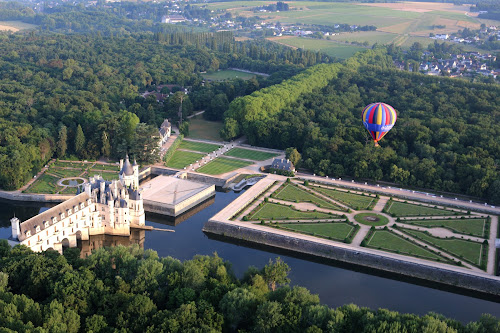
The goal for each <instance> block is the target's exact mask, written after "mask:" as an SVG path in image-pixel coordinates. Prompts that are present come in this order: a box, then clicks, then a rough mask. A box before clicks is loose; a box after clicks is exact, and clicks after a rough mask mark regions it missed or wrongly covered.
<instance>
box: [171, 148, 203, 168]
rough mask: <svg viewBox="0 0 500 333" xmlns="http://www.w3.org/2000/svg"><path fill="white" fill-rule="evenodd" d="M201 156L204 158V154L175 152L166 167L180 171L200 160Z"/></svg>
mask: <svg viewBox="0 0 500 333" xmlns="http://www.w3.org/2000/svg"><path fill="white" fill-rule="evenodd" d="M203 156H205V154H199V153H193V152H191V151H181V150H176V151H175V153H174V155H173V156H172V158H170V160H168V163H167V166H168V167H170V168H176V169H182V168H184V167H185V166H188V165H190V164H191V163H194V162H196V161H199V160H201V158H202V157H203Z"/></svg>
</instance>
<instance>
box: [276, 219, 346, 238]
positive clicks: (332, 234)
mask: <svg viewBox="0 0 500 333" xmlns="http://www.w3.org/2000/svg"><path fill="white" fill-rule="evenodd" d="M279 226H280V228H282V229H289V230H293V231H298V232H303V233H307V234H313V235H314V236H320V237H325V238H333V239H337V240H344V239H345V238H346V237H347V236H349V235H350V233H351V232H352V231H353V229H354V227H353V226H352V225H349V224H347V223H309V222H308V223H293V224H283V223H282V224H280V225H279Z"/></svg>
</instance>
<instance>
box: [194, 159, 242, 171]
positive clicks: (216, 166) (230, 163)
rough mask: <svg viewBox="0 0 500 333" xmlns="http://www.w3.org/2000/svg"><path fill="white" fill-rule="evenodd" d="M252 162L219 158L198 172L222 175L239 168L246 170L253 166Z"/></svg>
mask: <svg viewBox="0 0 500 333" xmlns="http://www.w3.org/2000/svg"><path fill="white" fill-rule="evenodd" d="M251 164H252V163H251V162H247V161H242V160H236V159H233V158H225V157H218V158H216V159H215V160H213V161H211V162H208V163H207V164H205V165H204V166H202V167H201V168H199V169H197V170H196V171H198V172H201V173H206V174H208V175H220V174H222V173H226V172H229V171H233V170H236V169H239V168H244V167H246V166H249V165H251Z"/></svg>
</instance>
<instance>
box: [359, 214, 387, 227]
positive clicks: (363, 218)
mask: <svg viewBox="0 0 500 333" xmlns="http://www.w3.org/2000/svg"><path fill="white" fill-rule="evenodd" d="M370 218H374V219H375V220H373V221H370ZM354 219H355V220H356V222H359V223H361V224H365V225H370V226H375V227H379V226H382V225H386V224H387V223H389V219H387V217H385V216H382V215H379V214H375V213H361V214H356V215H354Z"/></svg>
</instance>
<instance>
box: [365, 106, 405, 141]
mask: <svg viewBox="0 0 500 333" xmlns="http://www.w3.org/2000/svg"><path fill="white" fill-rule="evenodd" d="M362 119H363V125H364V126H365V128H366V129H367V130H368V132H369V133H370V136H371V137H372V139H373V141H375V143H377V141H379V140H380V139H382V138H383V137H384V135H386V134H387V132H389V131H390V130H391V128H392V127H393V126H394V123H395V122H396V119H397V114H396V110H394V108H393V107H392V106H390V105H388V104H385V103H372V104H370V105H368V106H367V107H365V108H364V109H363V112H362Z"/></svg>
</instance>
